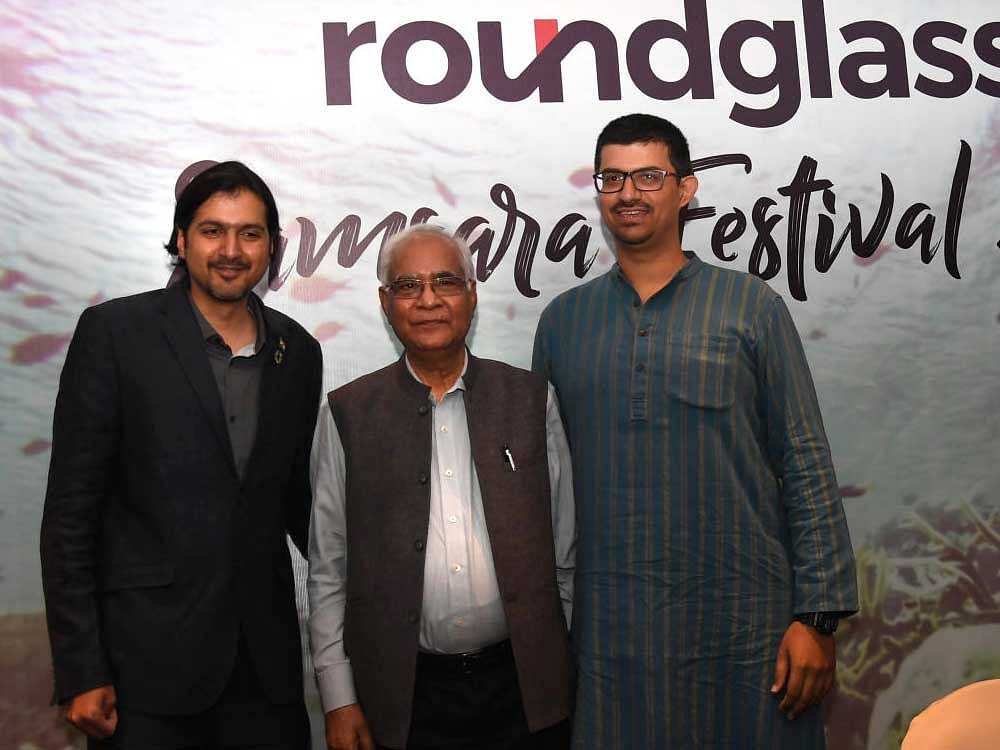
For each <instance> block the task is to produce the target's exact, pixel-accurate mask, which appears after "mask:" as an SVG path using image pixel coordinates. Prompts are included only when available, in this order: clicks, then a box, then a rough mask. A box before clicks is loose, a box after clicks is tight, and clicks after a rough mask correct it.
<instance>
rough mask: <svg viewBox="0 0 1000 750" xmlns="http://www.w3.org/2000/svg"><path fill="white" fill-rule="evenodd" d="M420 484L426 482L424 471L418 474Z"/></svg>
mask: <svg viewBox="0 0 1000 750" xmlns="http://www.w3.org/2000/svg"><path fill="white" fill-rule="evenodd" d="M420 484H427V475H426V474H424V473H421V474H420Z"/></svg>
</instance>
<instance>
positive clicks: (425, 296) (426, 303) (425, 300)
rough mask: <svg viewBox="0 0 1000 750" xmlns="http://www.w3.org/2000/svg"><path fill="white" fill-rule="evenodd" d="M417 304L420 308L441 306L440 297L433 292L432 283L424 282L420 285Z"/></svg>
mask: <svg viewBox="0 0 1000 750" xmlns="http://www.w3.org/2000/svg"><path fill="white" fill-rule="evenodd" d="M417 302H419V303H420V305H421V307H435V306H437V305H440V304H441V297H439V296H438V293H437V292H436V291H435V290H434V284H433V282H431V281H425V282H423V283H422V284H421V285H420V296H419V297H417Z"/></svg>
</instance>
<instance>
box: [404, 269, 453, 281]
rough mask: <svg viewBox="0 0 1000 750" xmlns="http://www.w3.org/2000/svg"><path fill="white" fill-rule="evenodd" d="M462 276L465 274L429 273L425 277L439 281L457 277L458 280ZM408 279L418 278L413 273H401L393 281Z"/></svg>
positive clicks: (448, 272)
mask: <svg viewBox="0 0 1000 750" xmlns="http://www.w3.org/2000/svg"><path fill="white" fill-rule="evenodd" d="M464 275H465V274H463V273H462V272H461V271H431V272H430V273H429V274H427V277H428V278H430V279H439V278H441V277H442V276H458V277H459V278H462V277H463V276H464ZM410 279H417V280H419V279H420V276H419V275H418V274H415V273H401V274H399V276H397V277H396V278H395V279H394V281H403V280H410Z"/></svg>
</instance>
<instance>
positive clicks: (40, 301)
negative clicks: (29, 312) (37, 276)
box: [21, 294, 58, 307]
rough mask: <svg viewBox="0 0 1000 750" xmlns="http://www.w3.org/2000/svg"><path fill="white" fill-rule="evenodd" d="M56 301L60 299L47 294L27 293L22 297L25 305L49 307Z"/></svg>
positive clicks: (22, 302)
mask: <svg viewBox="0 0 1000 750" xmlns="http://www.w3.org/2000/svg"><path fill="white" fill-rule="evenodd" d="M56 302H58V300H56V299H55V298H54V297H50V296H49V295H47V294H26V295H24V297H22V298H21V304H23V305H24V306H25V307H48V306H49V305H54V304H55V303H56Z"/></svg>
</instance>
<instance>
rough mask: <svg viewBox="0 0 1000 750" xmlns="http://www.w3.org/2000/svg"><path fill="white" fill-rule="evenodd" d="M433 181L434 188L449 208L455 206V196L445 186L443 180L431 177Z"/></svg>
mask: <svg viewBox="0 0 1000 750" xmlns="http://www.w3.org/2000/svg"><path fill="white" fill-rule="evenodd" d="M431 180H432V181H433V182H434V188H435V189H436V190H437V191H438V195H440V196H441V197H442V198H444V202H445V203H447V204H448V205H449V206H454V205H455V194H454V193H453V192H451V190H449V189H448V186H447V185H445V184H444V183H443V182H441V180H439V179H438V178H437V177H435V176H434V175H431Z"/></svg>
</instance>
